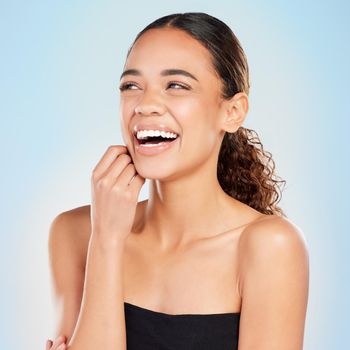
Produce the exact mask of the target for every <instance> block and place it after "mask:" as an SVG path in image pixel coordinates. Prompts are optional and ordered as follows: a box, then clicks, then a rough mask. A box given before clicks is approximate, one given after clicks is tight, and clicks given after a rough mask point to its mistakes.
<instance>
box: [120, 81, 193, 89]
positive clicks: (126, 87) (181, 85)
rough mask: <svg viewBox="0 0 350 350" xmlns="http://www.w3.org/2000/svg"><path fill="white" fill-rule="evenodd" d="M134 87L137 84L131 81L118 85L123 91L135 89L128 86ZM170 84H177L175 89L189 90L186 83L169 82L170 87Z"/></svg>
mask: <svg viewBox="0 0 350 350" xmlns="http://www.w3.org/2000/svg"><path fill="white" fill-rule="evenodd" d="M133 86H134V87H136V88H137V85H135V84H133V83H124V84H122V85H121V86H120V87H119V90H120V91H124V90H135V89H131V88H130V87H133ZM171 86H177V87H176V88H175V90H181V89H186V90H189V89H190V88H189V87H188V86H186V85H183V84H180V83H176V82H171V83H169V85H168V87H171Z"/></svg>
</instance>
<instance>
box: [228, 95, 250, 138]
mask: <svg viewBox="0 0 350 350" xmlns="http://www.w3.org/2000/svg"><path fill="white" fill-rule="evenodd" d="M223 108H224V110H223V112H224V114H223V119H222V129H223V130H224V131H227V132H229V133H234V132H235V131H237V129H238V128H239V127H240V126H241V125H242V123H243V122H244V120H245V118H246V116H247V113H248V109H249V100H248V95H247V94H246V93H245V92H238V93H236V94H235V95H234V96H233V97H232V98H231V99H229V100H225V101H224V103H223Z"/></svg>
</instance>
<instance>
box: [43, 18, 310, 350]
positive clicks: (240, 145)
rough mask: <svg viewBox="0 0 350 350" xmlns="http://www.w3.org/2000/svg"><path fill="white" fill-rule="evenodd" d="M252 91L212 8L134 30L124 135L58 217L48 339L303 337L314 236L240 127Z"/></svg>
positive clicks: (189, 343)
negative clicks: (82, 200) (53, 326)
mask: <svg viewBox="0 0 350 350" xmlns="http://www.w3.org/2000/svg"><path fill="white" fill-rule="evenodd" d="M248 93H249V76H248V65H247V60H246V56H245V54H244V51H243V49H242V47H241V45H240V43H239V41H238V39H237V38H236V36H235V35H234V34H233V33H232V31H231V29H230V28H229V27H228V26H227V25H225V24H224V23H223V22H221V21H220V20H218V19H217V18H214V17H212V16H210V15H208V14H205V13H183V14H173V15H169V16H165V17H162V18H159V19H157V20H156V21H154V22H153V23H151V24H150V25H148V26H147V27H146V28H145V29H144V30H143V31H141V32H140V33H139V34H138V36H137V37H136V39H135V41H134V43H133V45H132V46H131V48H130V49H129V51H128V55H127V59H126V62H125V67H124V71H123V73H122V75H121V81H120V108H121V110H120V116H121V127H122V134H123V139H124V141H125V144H126V146H123V145H116V146H111V147H109V148H108V150H107V151H106V152H105V154H104V155H103V157H102V158H101V160H100V161H99V162H98V164H97V165H96V167H95V168H94V170H93V173H92V177H91V180H92V202H91V207H90V206H83V207H79V208H75V209H72V210H68V211H66V212H63V213H60V214H59V215H58V216H57V217H56V218H55V219H54V220H53V222H52V225H51V227H50V236H49V253H50V262H51V269H52V276H53V283H54V290H55V293H56V297H57V302H58V306H59V308H58V310H59V311H60V313H59V316H58V317H59V323H58V326H57V335H61V338H56V340H55V341H54V342H52V341H51V340H48V341H47V349H51V350H57V349H71V350H83V349H84V350H90V349H93V350H96V349H104V350H107V349H114V350H116V349H119V350H122V349H123V350H124V349H129V350H130V349H142V350H144V349H201V350H203V349H218V350H221V349H239V350H252V349H254V350H277V349H278V350H282V349H283V350H287V349H288V350H300V349H302V347H303V337H304V324H305V316H306V309H307V299H308V283H309V271H308V269H309V263H308V252H307V246H306V243H305V239H304V237H303V233H302V232H301V230H300V229H299V228H298V227H297V226H296V225H295V224H293V223H292V222H291V221H290V220H288V219H287V218H286V215H285V214H284V213H283V211H282V209H281V208H279V207H278V206H277V205H276V203H277V202H278V200H279V198H280V195H279V184H280V183H284V182H285V181H279V180H277V179H276V178H275V174H274V162H273V160H272V158H271V154H270V153H269V152H266V151H264V150H263V147H262V144H261V143H260V141H259V138H258V137H257V135H256V133H255V132H253V130H250V129H247V128H244V127H243V126H242V123H243V122H244V120H245V117H246V115H247V112H248ZM268 97H269V98H273V97H272V96H268ZM267 122H268V121H267ZM146 178H147V179H150V192H149V199H148V200H145V201H141V202H138V196H139V192H140V189H141V187H142V185H143V184H144V182H145V179H146Z"/></svg>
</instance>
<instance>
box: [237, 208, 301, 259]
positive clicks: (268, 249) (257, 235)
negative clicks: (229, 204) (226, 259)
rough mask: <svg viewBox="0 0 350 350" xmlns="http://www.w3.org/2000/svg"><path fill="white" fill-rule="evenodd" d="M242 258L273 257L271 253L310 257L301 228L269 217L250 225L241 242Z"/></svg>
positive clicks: (279, 218)
mask: <svg viewBox="0 0 350 350" xmlns="http://www.w3.org/2000/svg"><path fill="white" fill-rule="evenodd" d="M239 251H240V253H241V254H240V255H241V257H247V256H248V255H249V256H250V257H252V256H260V257H261V258H263V257H271V253H273V252H275V253H277V252H283V253H284V254H285V253H288V254H291V255H294V256H295V258H297V257H298V256H300V255H304V256H308V249H307V242H306V238H305V235H304V233H303V231H302V230H301V228H300V227H298V226H297V225H296V224H295V223H293V222H292V221H291V220H289V219H287V218H285V217H281V216H277V215H268V216H265V217H263V218H262V219H259V220H256V221H254V222H252V223H251V224H250V225H248V226H247V227H246V228H245V230H244V231H243V232H242V234H241V236H240V241H239Z"/></svg>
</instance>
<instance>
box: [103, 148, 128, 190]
mask: <svg viewBox="0 0 350 350" xmlns="http://www.w3.org/2000/svg"><path fill="white" fill-rule="evenodd" d="M129 164H132V159H131V157H130V156H129V155H127V154H121V155H119V156H118V158H117V159H116V160H115V161H114V162H113V163H112V164H111V165H110V167H109V168H108V169H107V171H106V172H105V173H104V174H103V175H102V177H103V178H104V181H106V182H107V183H108V184H110V186H112V185H114V184H115V182H116V179H118V177H119V176H120V175H121V173H122V172H123V171H124V170H125V168H126V167H127V166H128V165H129Z"/></svg>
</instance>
